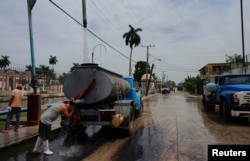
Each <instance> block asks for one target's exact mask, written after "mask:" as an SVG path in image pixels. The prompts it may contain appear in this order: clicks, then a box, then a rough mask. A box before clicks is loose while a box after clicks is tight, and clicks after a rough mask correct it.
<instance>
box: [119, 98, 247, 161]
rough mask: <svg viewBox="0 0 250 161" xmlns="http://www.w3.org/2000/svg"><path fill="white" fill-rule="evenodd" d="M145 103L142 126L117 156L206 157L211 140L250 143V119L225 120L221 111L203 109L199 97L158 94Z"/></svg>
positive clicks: (195, 160) (152, 159) (201, 159)
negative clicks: (229, 121)
mask: <svg viewBox="0 0 250 161" xmlns="http://www.w3.org/2000/svg"><path fill="white" fill-rule="evenodd" d="M144 107H145V111H144V115H143V117H141V118H138V119H137V121H139V120H140V119H142V120H143V122H144V124H143V126H141V128H139V130H138V132H137V133H136V134H135V136H134V137H133V138H130V139H129V141H128V142H127V143H126V144H124V146H123V147H122V148H120V150H119V152H118V153H117V155H116V157H115V160H117V161H118V160H120V161H125V160H127V159H128V160H143V161H144V160H146V161H149V160H150V161H158V160H161V161H162V160H170V161H177V160H179V161H183V160H192V161H204V160H207V146H208V145H209V144H250V135H249V134H250V128H249V123H248V122H242V121H237V120H235V121H234V122H233V123H230V124H228V123H227V124H226V123H224V122H223V120H222V118H221V117H220V115H219V113H218V111H217V112H215V113H205V112H204V111H203V107H202V105H201V99H200V98H199V97H193V96H186V95H184V94H182V93H171V94H168V95H158V96H157V97H155V98H153V99H149V100H147V101H145V103H144ZM140 121H141V120H140ZM136 123H137V122H136ZM126 149H130V151H128V150H126Z"/></svg>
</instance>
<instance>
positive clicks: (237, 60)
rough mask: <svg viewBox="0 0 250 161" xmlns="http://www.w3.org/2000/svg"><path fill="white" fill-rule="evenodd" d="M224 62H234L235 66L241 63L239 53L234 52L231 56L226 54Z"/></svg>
mask: <svg viewBox="0 0 250 161" xmlns="http://www.w3.org/2000/svg"><path fill="white" fill-rule="evenodd" d="M226 57H227V58H226V63H229V64H236V66H237V68H238V66H239V63H242V60H243V59H242V57H241V55H240V54H234V55H232V56H230V55H227V54H226Z"/></svg>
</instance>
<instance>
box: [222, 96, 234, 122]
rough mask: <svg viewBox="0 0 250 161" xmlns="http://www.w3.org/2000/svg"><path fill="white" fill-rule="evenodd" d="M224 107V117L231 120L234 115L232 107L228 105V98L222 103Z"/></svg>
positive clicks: (227, 120) (225, 119)
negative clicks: (232, 114)
mask: <svg viewBox="0 0 250 161" xmlns="http://www.w3.org/2000/svg"><path fill="white" fill-rule="evenodd" d="M222 108H223V119H224V121H225V122H230V121H231V119H232V117H231V113H230V112H231V110H230V107H229V106H228V104H227V102H226V100H223V104H222Z"/></svg>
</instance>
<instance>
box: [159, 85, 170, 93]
mask: <svg viewBox="0 0 250 161" xmlns="http://www.w3.org/2000/svg"><path fill="white" fill-rule="evenodd" d="M161 93H162V94H165V93H170V88H169V87H163V88H161Z"/></svg>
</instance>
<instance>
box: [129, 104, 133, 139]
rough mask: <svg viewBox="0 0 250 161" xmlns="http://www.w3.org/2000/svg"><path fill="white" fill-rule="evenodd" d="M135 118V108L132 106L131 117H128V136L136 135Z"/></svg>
mask: <svg viewBox="0 0 250 161" xmlns="http://www.w3.org/2000/svg"><path fill="white" fill-rule="evenodd" d="M134 118H135V113H134V108H133V106H130V115H129V116H128V135H129V136H130V135H133V133H134Z"/></svg>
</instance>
